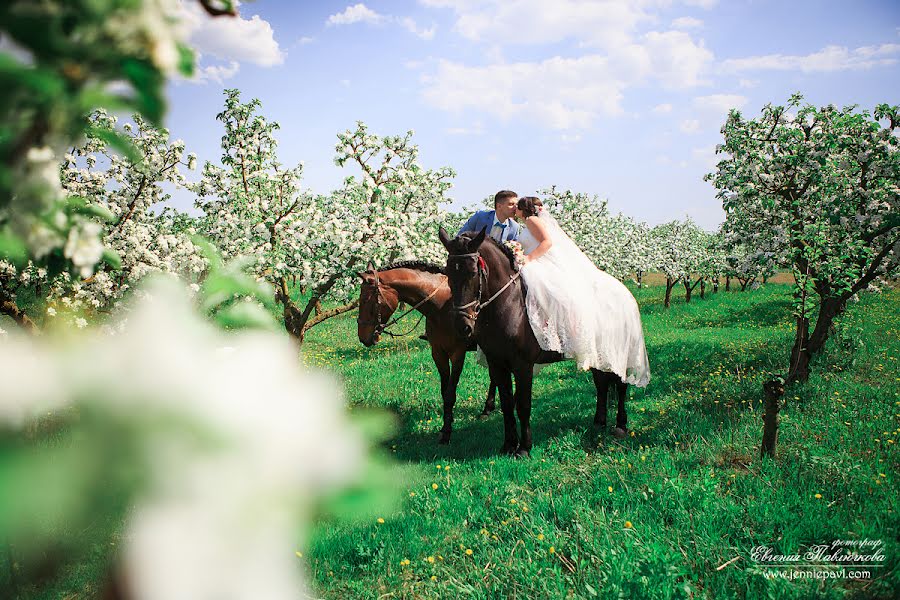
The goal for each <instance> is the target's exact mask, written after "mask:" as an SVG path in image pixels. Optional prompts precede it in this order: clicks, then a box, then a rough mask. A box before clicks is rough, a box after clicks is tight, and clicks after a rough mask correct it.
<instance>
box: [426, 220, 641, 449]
mask: <svg viewBox="0 0 900 600" xmlns="http://www.w3.org/2000/svg"><path fill="white" fill-rule="evenodd" d="M439 236H440V239H441V242H442V243H443V244H444V247H445V248H447V251H448V252H449V253H450V254H449V256H448V257H447V269H446V272H447V275H448V278H449V285H450V290H451V295H452V303H453V305H454V306H453V312H454V317H455V318H454V321H455V323H454V326H455V327H456V329H457V331H458V333H459V335H460V336H462V337H463V338H464V339H475V340H477V342H478V345H479V346H481V348H482V350H484V354H485V356H487V359H488V365H489V368H490V372H491V381H493V382H495V383H496V384H497V386H498V389H499V392H500V408H501V409H503V431H504V439H503V447H502V448H501V450H500V451H501V452H502V453H506V454H515V455H516V456H527V455H528V454H529V453H530V452H531V388H532V383H533V376H534V375H533V373H534V371H533V369H534V365H535V364H536V363H551V362H558V361H560V360H563V357H562V355H560V354H558V353H556V352H547V351H545V350H542V349H541V347H540V345H538V342H537V339H536V338H535V337H534V331H532V329H531V325H530V324H529V322H528V316H527V314H526V313H525V288H524V286H523V285H522V281H521V279H519V276H518V272H517V269H516V267H515V257H514V256H513V255H512V251H510V250H509V249H508V248H506V247H504V246H501V245H500V244H498V243H497V242H495V241H494V240H493V239H491V238H487V239H485V231H484V230H481V232H480V233H478V234H475V233H470V232H467V233H463V234H462V235H460V236H459V237H457V238H454V239H450V236H448V235H447V232H446V231H444V228H443V227H442V228H441V230H440V232H439ZM591 375H592V376H593V380H594V387H595V389H596V391H597V410H596V412H595V413H594V424H595V425H597V426H600V427H606V402H607V392H608V390H609V386H610V384H613V385H614V387H615V390H616V392H617V394H618V412H617V413H616V427H615V428H614V429H613V434H614V435H616V437H624V436H625V428H626V425H627V416H626V414H625V398H626V396H627V394H628V385H627V384H626V383H624V382H623V381H622V380H621V378H620V377H619V376H618V375H616V374H614V373H606V372H603V371H599V370H597V369H591ZM511 376H515V379H516V390H515V396H513V392H512V380H511ZM513 411H515V414H513ZM516 415H518V417H519V426H520V428H521V433H522V436H521V438H519V436H518V435H517V433H516Z"/></svg>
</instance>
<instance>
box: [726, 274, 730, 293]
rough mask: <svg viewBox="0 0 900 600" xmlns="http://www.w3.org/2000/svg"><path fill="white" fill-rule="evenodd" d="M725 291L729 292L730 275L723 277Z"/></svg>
mask: <svg viewBox="0 0 900 600" xmlns="http://www.w3.org/2000/svg"><path fill="white" fill-rule="evenodd" d="M725 291H726V292H730V291H731V275H726V276H725Z"/></svg>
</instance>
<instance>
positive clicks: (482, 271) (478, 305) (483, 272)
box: [447, 252, 520, 321]
mask: <svg viewBox="0 0 900 600" xmlns="http://www.w3.org/2000/svg"><path fill="white" fill-rule="evenodd" d="M454 258H457V259H459V258H461V259H465V260H468V259H470V258H474V259H475V265H476V269H477V271H478V293H477V294H476V295H475V299H474V300H472V301H471V302H466V303H465V304H463V305H461V306H458V305H456V304H453V312H454V313H456V314H461V315H464V316H467V317H468V316H469V313H468V312H467V311H468V308H469V307H471V306H474V307H475V314H474V315H472V316H471V318H472V320H473V321H474V320H477V319H478V314H479V313H480V312H481V311H482V310H483V309H484V308H485V307H486V306H488V305H489V304H490V303H491V302H493V301H494V300H496V299H497V298H499V297H500V294H502V293H503V292H505V291H506V289H507V288H508V287H509V286H511V285H512V284H513V283H514V282H515V281H516V279H518V278H519V273H520V272H519V271H516V272H515V273H513V274H512V275H510V276H509V281H507V282H506V284H505V285H504V286H503V287H501V288H500V289H499V290H497V292H496V293H495V294H494V295H493V296H491V297H490V298H488V299H487V300H485V301H484V302H482V301H481V295H482V290H483V288H484V285H486V284H487V278H488V267H487V263H486V262H484V258H482V256H481V254H480V253H479V252H469V253H468V254H451V255H450V256H449V257H447V262H448V263H449V262H450V260H451V259H454ZM482 281H483V282H484V284H482Z"/></svg>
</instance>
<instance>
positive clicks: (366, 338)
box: [356, 263, 400, 347]
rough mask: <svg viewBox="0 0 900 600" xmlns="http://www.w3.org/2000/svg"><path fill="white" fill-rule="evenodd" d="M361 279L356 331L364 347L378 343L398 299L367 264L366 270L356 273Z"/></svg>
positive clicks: (398, 302) (372, 267)
mask: <svg viewBox="0 0 900 600" xmlns="http://www.w3.org/2000/svg"><path fill="white" fill-rule="evenodd" d="M357 275H358V276H359V278H360V279H362V286H361V287H360V289H359V317H358V318H357V319H356V331H357V335H358V336H359V341H360V342H361V343H362V344H363V345H364V346H366V347H369V346H372V345H374V344H375V342H377V341H378V339H379V337H380V336H381V332H382V331H384V326H385V324H386V323H387V322H388V321H389V320H390V318H391V315H393V314H394V311H395V310H397V306H398V305H399V304H400V299H399V297H398V295H397V292H396V290H394V288H392V287H390V286H388V285H385V284H384V282H382V281H381V278H380V276H379V273H378V271H376V270H375V267H374V266H372V263H369V267H368V269H366V270H365V271H360V272H359V273H357Z"/></svg>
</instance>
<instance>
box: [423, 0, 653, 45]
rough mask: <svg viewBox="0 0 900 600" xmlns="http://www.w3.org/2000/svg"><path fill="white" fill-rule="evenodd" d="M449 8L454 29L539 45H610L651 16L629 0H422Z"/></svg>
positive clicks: (465, 34)
mask: <svg viewBox="0 0 900 600" xmlns="http://www.w3.org/2000/svg"><path fill="white" fill-rule="evenodd" d="M421 2H422V3H423V4H425V5H427V6H432V7H440V8H451V9H453V11H454V13H455V15H456V23H455V25H454V30H455V31H457V32H458V33H459V34H460V35H462V36H463V37H465V38H468V39H470V40H475V41H491V42H494V43H514V44H540V43H548V42H558V41H561V40H564V39H574V40H577V41H578V42H580V43H582V44H583V45H590V46H602V47H606V48H612V47H615V46H616V45H620V44H624V43H627V42H628V41H629V37H630V33H631V32H633V31H634V29H635V28H636V26H637V25H638V24H640V23H642V22H650V21H652V19H653V17H652V15H651V14H649V13H648V12H647V11H645V10H644V8H642V6H641V3H638V2H633V1H631V0H599V1H593V2H585V1H584V0H554V1H553V2H546V1H543V0H421Z"/></svg>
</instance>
